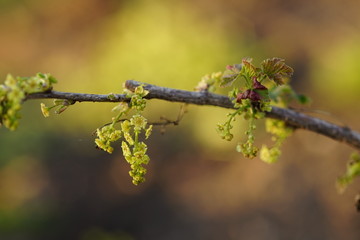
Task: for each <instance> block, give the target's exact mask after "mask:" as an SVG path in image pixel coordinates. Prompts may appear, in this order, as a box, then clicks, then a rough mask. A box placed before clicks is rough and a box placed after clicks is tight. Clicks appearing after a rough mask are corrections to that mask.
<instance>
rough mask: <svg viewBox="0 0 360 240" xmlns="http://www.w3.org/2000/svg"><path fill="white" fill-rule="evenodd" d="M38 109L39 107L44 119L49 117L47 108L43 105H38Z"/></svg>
mask: <svg viewBox="0 0 360 240" xmlns="http://www.w3.org/2000/svg"><path fill="white" fill-rule="evenodd" d="M40 107H41V112H42V114H43V115H44V117H49V116H50V112H49V110H50V109H49V108H48V107H46V105H45V104H44V103H40Z"/></svg>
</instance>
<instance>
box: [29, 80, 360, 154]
mask: <svg viewBox="0 0 360 240" xmlns="http://www.w3.org/2000/svg"><path fill="white" fill-rule="evenodd" d="M140 85H143V86H144V89H145V90H147V91H149V94H148V95H146V96H145V98H146V99H161V100H165V101H171V102H181V103H189V104H195V105H210V106H217V107H222V108H229V109H234V104H233V103H232V102H231V100H230V99H229V98H228V97H227V96H223V95H218V94H214V93H210V92H205V91H203V92H192V91H185V90H179V89H172V88H165V87H159V86H155V85H152V84H146V83H141V82H137V81H133V80H128V81H126V84H125V86H126V88H128V89H129V90H134V89H135V88H136V87H137V86H140ZM108 96H109V95H98V94H83V93H65V92H57V91H51V92H47V93H32V94H29V95H28V96H27V97H26V99H25V100H30V99H44V98H51V99H68V100H73V101H77V102H85V101H87V102H129V101H130V99H129V98H127V97H126V95H125V94H114V95H113V96H112V97H111V99H110V98H109V97H108ZM265 115H266V117H268V118H273V119H279V120H282V121H284V122H286V124H287V125H288V126H290V127H293V128H295V129H297V128H299V129H305V130H309V131H312V132H315V133H319V134H322V135H324V136H327V137H329V138H332V139H334V140H336V141H339V142H345V143H346V144H348V145H350V146H351V147H353V148H355V149H358V150H360V133H358V132H356V131H354V130H352V129H350V128H349V127H347V126H339V125H336V124H333V123H330V122H327V121H324V120H322V119H319V118H315V117H312V116H308V115H305V114H303V113H299V112H296V111H294V110H291V109H285V108H279V107H274V106H273V107H272V109H271V111H270V112H265Z"/></svg>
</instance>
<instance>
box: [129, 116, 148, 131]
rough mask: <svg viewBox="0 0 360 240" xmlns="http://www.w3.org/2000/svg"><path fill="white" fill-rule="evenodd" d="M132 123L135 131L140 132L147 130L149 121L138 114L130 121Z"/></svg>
mask: <svg viewBox="0 0 360 240" xmlns="http://www.w3.org/2000/svg"><path fill="white" fill-rule="evenodd" d="M130 123H131V124H132V125H133V126H134V130H135V131H140V130H141V129H145V127H146V124H147V120H146V118H144V117H143V116H141V115H140V114H136V115H134V116H133V117H132V118H131V119H130Z"/></svg>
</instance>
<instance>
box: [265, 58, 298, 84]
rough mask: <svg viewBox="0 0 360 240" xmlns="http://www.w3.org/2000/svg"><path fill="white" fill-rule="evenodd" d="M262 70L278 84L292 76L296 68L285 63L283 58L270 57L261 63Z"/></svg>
mask: <svg viewBox="0 0 360 240" xmlns="http://www.w3.org/2000/svg"><path fill="white" fill-rule="evenodd" d="M261 71H262V73H263V74H264V75H266V76H267V77H268V78H269V79H270V80H272V81H274V82H275V83H276V84H278V85H282V84H284V83H285V81H286V80H287V79H288V78H290V77H291V76H292V75H293V73H294V70H293V69H292V68H291V67H289V66H288V65H286V64H285V60H284V59H281V58H269V59H266V60H264V61H263V62H262V63H261Z"/></svg>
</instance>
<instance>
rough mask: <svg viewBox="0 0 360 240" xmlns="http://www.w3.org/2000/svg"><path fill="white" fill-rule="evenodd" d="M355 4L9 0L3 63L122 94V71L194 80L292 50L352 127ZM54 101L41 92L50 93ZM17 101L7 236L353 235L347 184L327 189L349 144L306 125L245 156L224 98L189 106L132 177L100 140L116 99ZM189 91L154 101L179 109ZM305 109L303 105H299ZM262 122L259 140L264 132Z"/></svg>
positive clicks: (328, 113)
mask: <svg viewBox="0 0 360 240" xmlns="http://www.w3.org/2000/svg"><path fill="white" fill-rule="evenodd" d="M359 8H360V3H358V2H357V1H346V2H342V3H340V2H338V1H335V0H315V1H314V0H313V1H307V0H306V1H283V0H269V1H259V0H254V1H242V0H241V1H231V0H221V1H220V0H213V1H204V0H192V1H189V0H183V1H179V0H168V1H166V0H152V1H150V0H137V1H134V0H133V1H125V0H123V1H121V0H76V1H70V0H63V1H54V0H49V1H41V0H12V1H10V0H7V1H6V0H1V1H0V31H1V32H0V34H1V37H0V59H1V60H0V76H1V78H2V79H5V76H6V74H8V73H12V74H13V75H18V76H31V75H34V74H35V73H36V72H46V73H47V72H49V73H51V74H52V75H54V76H55V77H56V78H57V79H58V80H59V83H58V84H57V85H56V86H55V88H56V90H59V91H72V92H84V93H85V92H86V93H102V94H107V93H111V92H113V93H120V92H121V91H122V85H123V83H124V82H125V80H127V79H135V80H138V81H143V82H147V83H152V84H157V85H160V86H166V87H173V88H180V89H186V90H192V89H193V88H194V87H195V86H196V85H197V83H198V81H199V80H200V79H201V77H202V76H203V75H205V74H207V73H211V72H215V71H221V70H223V69H224V67H225V66H226V65H227V64H233V63H239V62H240V61H241V59H242V58H243V57H253V58H254V62H255V63H259V62H260V61H261V60H262V59H264V58H268V57H274V56H276V57H281V58H285V59H286V61H287V63H288V64H289V65H290V66H292V67H293V68H294V69H295V75H294V78H293V79H292V85H293V87H294V88H295V89H296V90H297V91H298V92H300V93H305V94H307V95H308V96H310V97H311V98H312V99H313V103H312V105H311V106H306V108H309V109H312V110H315V111H310V110H309V111H308V113H309V114H315V115H316V116H318V117H321V118H323V119H326V120H329V121H332V122H335V123H338V124H341V125H346V126H351V127H353V128H354V129H355V130H357V131H359V130H360V129H359V123H358V121H359V110H360V106H359V105H358V101H359V100H360V97H359V95H360V72H359V67H360V63H359V61H358V59H359V58H360V47H359V46H360V45H359V40H360V36H359V31H360V17H359V15H358V11H357V9H359ZM44 102H47V101H44ZM39 103H40V101H31V102H26V103H25V104H24V108H23V110H22V120H21V122H20V127H19V129H18V130H17V131H15V132H9V131H8V130H6V129H0V239H81V240H92V239H100V240H102V239H104V240H110V239H111V240H112V239H359V238H360V231H359V227H358V226H359V224H360V221H359V216H358V214H357V213H356V212H355V208H354V206H353V204H354V200H353V198H354V195H355V194H356V193H357V191H358V188H357V186H358V184H359V182H358V181H357V182H355V183H354V184H353V185H352V186H351V187H350V188H349V189H348V190H347V191H346V192H345V193H344V194H342V195H339V194H338V193H337V192H336V189H335V187H334V183H335V179H336V177H338V176H339V175H340V174H341V173H342V172H343V171H344V170H345V163H346V161H347V159H348V156H349V155H350V152H351V151H352V149H351V148H349V147H347V146H346V145H342V144H340V143H336V142H333V141H332V140H330V139H326V138H325V137H322V136H319V135H316V134H314V133H308V132H304V131H297V132H296V133H295V134H294V135H293V136H292V137H291V138H290V139H289V140H288V141H287V142H286V143H285V145H284V147H283V155H282V157H281V159H280V161H279V162H278V163H276V164H274V165H267V164H265V163H262V162H261V161H260V160H259V159H253V160H249V159H244V158H243V157H242V156H241V155H240V154H238V153H236V151H235V145H236V141H238V140H241V138H242V136H241V135H242V129H244V126H243V125H244V123H243V122H242V121H238V123H239V124H238V126H237V127H236V129H235V130H234V131H235V132H238V135H237V136H236V138H237V139H235V140H234V141H233V142H230V143H228V142H224V141H223V140H221V139H220V137H219V136H218V135H217V133H216V131H215V125H216V123H218V122H222V121H224V119H225V115H226V113H227V112H228V111H227V110H224V109H218V108H211V107H198V106H190V107H189V109H188V110H189V112H188V113H187V114H186V115H185V117H184V119H183V120H182V121H181V124H180V126H177V127H168V128H167V129H166V133H165V135H162V134H161V133H160V130H155V131H154V134H153V136H152V137H151V140H150V142H149V147H150V150H149V151H150V152H149V154H150V157H151V159H152V161H151V163H150V164H149V166H148V172H149V173H148V176H147V182H146V183H144V184H143V185H141V186H137V187H136V186H133V185H132V184H131V179H130V177H129V176H128V173H127V172H128V171H129V167H128V165H127V164H126V163H125V161H124V159H123V157H122V155H121V151H120V145H119V146H118V147H117V149H116V150H115V151H114V153H113V154H112V155H109V154H106V153H104V152H101V151H99V150H97V149H95V148H94V143H93V136H92V135H91V134H92V132H93V130H95V129H96V128H97V127H98V126H101V125H103V124H104V123H106V122H108V121H109V120H110V119H111V117H112V113H111V111H110V110H111V109H112V108H113V107H114V104H107V103H106V104H100V103H77V104H75V105H74V106H71V107H70V108H69V109H68V110H66V111H65V112H64V113H63V114H61V115H53V116H52V117H50V118H49V119H45V118H43V117H42V115H41V111H40V107H39ZM179 108H180V104H177V103H167V102H162V101H157V100H152V101H151V102H149V108H148V110H147V112H146V115H147V116H148V117H149V118H150V119H152V120H157V119H159V117H160V116H166V117H168V118H172V119H174V118H176V116H177V114H178V111H179ZM306 111H307V110H306ZM261 129H262V127H259V131H258V144H259V145H261V143H262V142H264V141H265V142H267V141H269V137H268V136H266V135H265V134H263V133H262V132H261Z"/></svg>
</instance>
